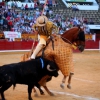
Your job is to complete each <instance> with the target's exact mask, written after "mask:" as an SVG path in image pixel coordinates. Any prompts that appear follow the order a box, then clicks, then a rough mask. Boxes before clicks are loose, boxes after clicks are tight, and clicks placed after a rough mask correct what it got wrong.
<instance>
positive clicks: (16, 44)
mask: <svg viewBox="0 0 100 100" xmlns="http://www.w3.org/2000/svg"><path fill="white" fill-rule="evenodd" d="M21 49H22V42H20V41H15V42H14V45H13V50H21Z"/></svg>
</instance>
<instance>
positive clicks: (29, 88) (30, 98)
mask: <svg viewBox="0 0 100 100" xmlns="http://www.w3.org/2000/svg"><path fill="white" fill-rule="evenodd" d="M33 87H34V86H33V85H28V99H29V100H33V99H32V97H31V93H32V88H33Z"/></svg>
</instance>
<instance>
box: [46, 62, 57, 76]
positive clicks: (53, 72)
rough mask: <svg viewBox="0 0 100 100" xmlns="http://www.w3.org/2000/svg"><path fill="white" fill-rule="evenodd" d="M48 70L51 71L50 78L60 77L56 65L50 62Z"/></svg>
mask: <svg viewBox="0 0 100 100" xmlns="http://www.w3.org/2000/svg"><path fill="white" fill-rule="evenodd" d="M47 70H48V71H49V73H48V74H50V76H55V77H57V76H58V67H57V65H56V63H54V62H50V64H48V65H47Z"/></svg>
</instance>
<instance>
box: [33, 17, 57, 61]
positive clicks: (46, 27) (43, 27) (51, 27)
mask: <svg viewBox="0 0 100 100" xmlns="http://www.w3.org/2000/svg"><path fill="white" fill-rule="evenodd" d="M33 30H34V31H37V32H38V34H39V36H40V39H39V43H38V45H37V46H36V48H35V50H34V52H33V54H32V55H31V59H35V57H36V55H37V54H38V53H39V51H40V50H41V49H42V48H43V47H45V46H46V41H47V40H48V38H49V36H51V34H52V32H53V31H55V33H58V27H57V26H56V25H55V24H54V23H53V22H51V21H49V20H48V18H47V17H46V16H40V17H38V18H37V20H36V24H34V25H33Z"/></svg>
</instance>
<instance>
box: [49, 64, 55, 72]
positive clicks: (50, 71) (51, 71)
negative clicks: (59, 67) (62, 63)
mask: <svg viewBox="0 0 100 100" xmlns="http://www.w3.org/2000/svg"><path fill="white" fill-rule="evenodd" d="M47 70H48V71H50V72H52V71H55V70H56V69H50V65H49V64H48V65H47Z"/></svg>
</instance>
